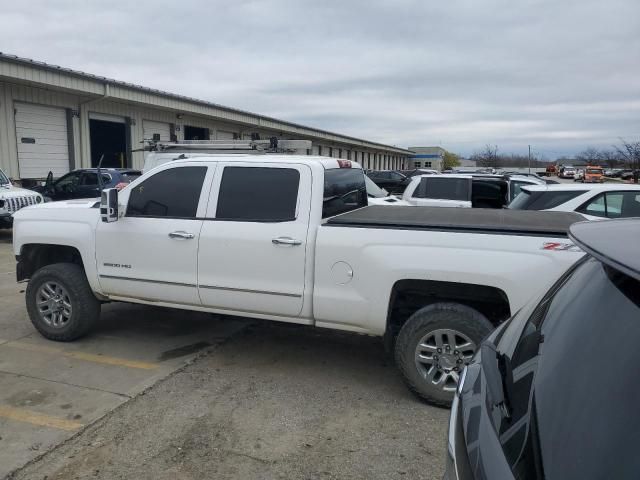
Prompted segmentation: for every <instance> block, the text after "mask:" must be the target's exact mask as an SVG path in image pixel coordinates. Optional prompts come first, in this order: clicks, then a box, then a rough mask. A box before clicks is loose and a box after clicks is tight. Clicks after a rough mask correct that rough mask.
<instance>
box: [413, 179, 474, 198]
mask: <svg viewBox="0 0 640 480" xmlns="http://www.w3.org/2000/svg"><path fill="white" fill-rule="evenodd" d="M470 187H471V181H470V180H469V179H467V178H437V177H429V178H423V179H421V180H420V185H418V188H416V190H415V192H413V196H414V197H415V198H434V199H440V200H470V198H471V191H470V190H471V188H470Z"/></svg>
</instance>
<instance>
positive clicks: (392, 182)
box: [367, 170, 411, 194]
mask: <svg viewBox="0 0 640 480" xmlns="http://www.w3.org/2000/svg"><path fill="white" fill-rule="evenodd" d="M367 176H368V177H369V178H370V179H371V180H373V183H375V184H376V185H378V186H379V187H381V188H384V189H385V190H387V191H388V192H390V193H393V194H396V193H397V194H402V192H404V189H405V188H407V185H409V182H410V181H411V179H410V178H409V177H407V176H406V175H403V174H401V173H399V172H396V171H394V170H371V171H369V172H367Z"/></svg>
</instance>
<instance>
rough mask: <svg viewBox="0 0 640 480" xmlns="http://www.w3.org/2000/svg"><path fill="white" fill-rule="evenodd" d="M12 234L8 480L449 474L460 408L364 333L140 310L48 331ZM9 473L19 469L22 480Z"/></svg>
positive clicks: (2, 428) (4, 284)
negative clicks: (409, 383) (32, 319)
mask: <svg viewBox="0 0 640 480" xmlns="http://www.w3.org/2000/svg"><path fill="white" fill-rule="evenodd" d="M10 241H11V232H10V231H6V230H4V231H3V230H0V307H1V308H0V478H2V477H4V476H6V475H9V474H10V478H15V479H45V478H46V479H48V480H51V479H76V478H77V479H84V478H87V479H88V478H91V479H96V478H97V479H112V478H122V479H129V478H136V479H147V478H149V479H165V478H166V479H176V478H178V479H200V478H224V479H226V478H228V479H250V478H260V479H271V478H273V479H276V478H304V479H307V478H314V479H315V478H317V479H332V478H335V479H338V478H369V479H378V478H379V479H389V478H403V479H406V478H412V479H413V478H421V479H432V478H433V479H436V478H441V476H442V473H443V459H444V457H443V454H444V449H445V440H446V425H447V418H448V411H447V410H444V409H439V408H434V407H430V406H428V405H425V404H424V403H423V402H421V401H419V400H417V399H416V398H415V397H414V396H413V395H412V394H411V393H409V391H408V390H407V389H406V388H405V386H404V384H403V383H402V381H401V379H400V375H399V374H398V372H397V371H396V369H395V367H394V366H393V364H392V363H390V362H388V360H387V359H386V358H385V356H384V352H383V347H382V343H381V342H380V340H379V339H373V338H368V337H363V336H358V335H351V334H342V333H336V332H331V331H326V330H320V329H313V328H309V327H299V326H295V325H286V324H277V323H269V322H256V321H250V320H247V319H233V318H229V317H218V316H212V315H208V314H201V313H195V312H186V311H178V310H169V309H160V308H151V307H144V306H136V305H131V304H110V305H105V306H104V307H103V314H102V321H101V322H100V324H99V326H98V328H97V329H96V330H95V331H94V332H93V333H92V334H91V335H89V336H88V337H86V338H84V339H82V340H80V341H77V342H74V343H66V344H65V343H56V342H50V341H47V340H45V339H43V338H42V337H40V336H39V334H38V333H37V332H35V330H34V329H33V327H32V326H31V324H30V323H29V321H28V318H27V315H26V311H25V308H24V294H23V293H22V291H23V290H24V288H25V285H24V284H16V283H15V260H14V258H13V253H12V251H11V248H10V247H11V246H10ZM11 472H12V473H11Z"/></svg>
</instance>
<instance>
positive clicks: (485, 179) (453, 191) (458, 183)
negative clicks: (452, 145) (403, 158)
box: [402, 174, 545, 208]
mask: <svg viewBox="0 0 640 480" xmlns="http://www.w3.org/2000/svg"><path fill="white" fill-rule="evenodd" d="M544 184H545V182H544V180H542V179H536V178H533V177H524V176H517V175H504V176H503V175H483V174H480V175H458V174H450V175H422V176H420V177H413V179H412V180H411V183H410V184H409V186H408V187H407V189H406V190H405V192H404V194H403V195H402V199H403V200H405V201H406V202H408V203H409V204H411V205H418V206H425V207H466V208H502V207H504V206H505V205H507V204H508V203H509V202H510V201H511V200H512V199H513V198H515V197H516V196H517V195H518V194H519V193H520V190H521V188H522V187H524V186H528V185H544Z"/></svg>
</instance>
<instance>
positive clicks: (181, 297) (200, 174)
mask: <svg viewBox="0 0 640 480" xmlns="http://www.w3.org/2000/svg"><path fill="white" fill-rule="evenodd" d="M168 167H169V168H164V169H162V170H159V171H158V172H156V173H154V175H152V176H150V177H148V178H145V179H141V181H140V182H137V183H136V184H135V185H133V186H132V187H128V188H126V189H125V190H123V191H122V192H121V195H119V204H120V205H121V208H125V207H124V206H125V205H126V213H125V214H124V215H123V216H122V217H121V218H120V219H119V220H118V221H117V222H113V223H103V222H100V223H99V224H98V227H97V232H96V261H97V269H98V274H99V279H100V285H101V287H102V289H103V292H104V293H106V294H108V295H110V296H117V297H124V298H128V297H130V298H139V299H143V300H149V301H158V302H166V303H173V304H187V305H200V297H199V295H198V289H197V268H198V267H197V255H198V238H199V235H200V230H201V229H202V223H203V220H202V217H203V216H204V213H205V211H206V205H207V201H208V194H209V188H210V185H211V180H212V178H213V174H214V171H215V163H214V164H211V163H207V164H203V163H202V162H200V163H198V162H194V163H191V164H186V165H181V166H178V167H175V166H172V165H169V166H168ZM194 167H195V168H198V169H199V170H198V171H197V172H195V173H194V171H193V170H191V171H186V170H184V169H188V168H194ZM160 175H162V176H160ZM190 175H191V176H190ZM154 178H155V179H156V181H157V183H156V184H153V183H150V180H151V179H154ZM162 189H166V190H167V191H166V195H165V196H163V194H162V193H160V194H158V196H153V195H155V194H152V193H151V192H156V191H160V192H162ZM132 195H138V197H137V198H142V196H143V195H147V196H148V198H147V199H146V200H145V202H146V203H145V205H149V210H148V211H145V212H143V214H144V216H141V215H140V212H139V211H137V210H136V209H138V210H139V207H138V205H137V204H136V205H133V204H132V202H131V196H132ZM137 201H138V200H136V202H137ZM176 202H183V203H184V202H190V205H191V207H189V210H190V212H189V213H188V214H187V213H184V214H181V215H177V216H176V215H171V213H174V212H173V210H172V209H173V207H172V205H173V203H176ZM134 207H135V208H134ZM145 208H146V207H145Z"/></svg>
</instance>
